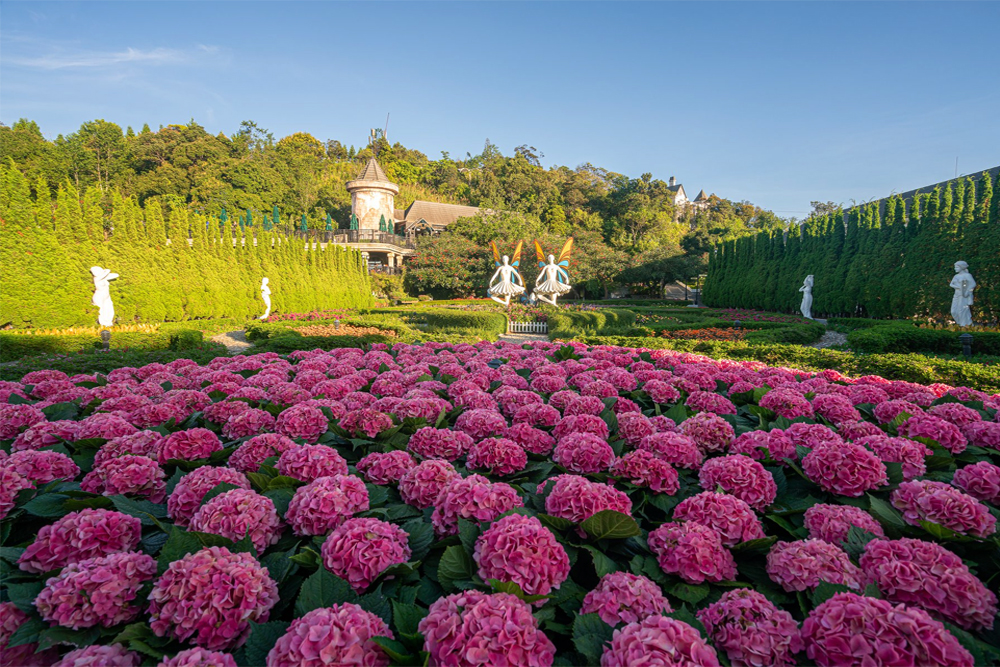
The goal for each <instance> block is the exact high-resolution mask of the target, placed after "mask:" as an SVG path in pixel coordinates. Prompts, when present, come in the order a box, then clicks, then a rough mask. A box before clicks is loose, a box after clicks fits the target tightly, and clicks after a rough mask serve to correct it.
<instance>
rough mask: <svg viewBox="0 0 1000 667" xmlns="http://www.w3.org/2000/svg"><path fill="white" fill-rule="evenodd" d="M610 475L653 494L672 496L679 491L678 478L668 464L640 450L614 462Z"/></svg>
mask: <svg viewBox="0 0 1000 667" xmlns="http://www.w3.org/2000/svg"><path fill="white" fill-rule="evenodd" d="M611 474H612V475H614V476H615V477H619V478H622V479H625V480H627V481H629V482H631V483H632V484H635V485H636V486H642V487H647V488H649V490H650V491H653V492H655V493H665V494H667V495H668V496H672V495H674V494H675V493H677V491H678V490H679V489H680V478H679V476H678V474H677V471H676V470H674V469H673V468H672V467H671V466H670V464H669V463H667V462H666V461H664V460H663V459H661V458H658V457H657V456H656V455H655V454H651V453H650V452H647V451H645V450H642V449H637V450H635V451H634V452H629V453H628V454H626V455H625V456H623V457H622V458H620V459H618V460H617V461H615V463H614V465H613V466H611Z"/></svg>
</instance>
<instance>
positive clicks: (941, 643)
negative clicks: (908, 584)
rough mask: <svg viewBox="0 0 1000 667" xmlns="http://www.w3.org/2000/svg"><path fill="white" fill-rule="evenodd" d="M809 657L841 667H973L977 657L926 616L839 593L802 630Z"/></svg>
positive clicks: (822, 665) (824, 664) (829, 666)
mask: <svg viewBox="0 0 1000 667" xmlns="http://www.w3.org/2000/svg"><path fill="white" fill-rule="evenodd" d="M802 639H803V642H804V644H805V649H806V656H807V657H808V658H809V660H810V661H813V662H814V663H815V664H817V665H819V666H820V667H840V666H841V665H852V664H856V663H857V662H858V656H866V660H867V662H870V663H871V664H873V665H875V664H877V665H927V666H928V667H972V666H973V664H974V663H973V659H972V654H971V653H969V652H968V651H967V650H965V649H964V648H963V647H962V645H961V644H959V643H958V640H957V639H955V637H954V636H953V635H952V634H951V633H950V632H948V631H947V630H946V629H945V627H944V626H943V625H942V624H941V623H939V622H938V621H935V620H934V619H932V618H931V617H930V616H928V615H927V613H926V612H924V611H921V610H920V609H912V608H910V607H907V606H906V605H902V604H900V605H893V604H892V603H890V602H888V601H886V600H879V599H877V598H870V597H865V596H862V595H856V594H854V593H837V594H836V595H834V596H833V597H832V598H830V599H829V600H827V601H826V602H824V603H822V604H821V605H819V606H818V607H816V608H815V609H813V610H812V612H811V613H810V614H809V616H808V618H806V620H805V622H804V623H803V624H802Z"/></svg>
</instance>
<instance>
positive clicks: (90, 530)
mask: <svg viewBox="0 0 1000 667" xmlns="http://www.w3.org/2000/svg"><path fill="white" fill-rule="evenodd" d="M141 537H142V524H141V522H140V521H139V519H137V518H136V517H134V516H129V515H127V514H122V513H121V512H113V511H111V510H103V509H82V510H79V511H78V512H70V513H69V514H67V515H66V516H64V517H62V518H61V519H57V520H56V521H55V522H54V523H51V524H48V525H45V526H42V527H41V528H40V529H39V530H38V536H37V537H35V541H34V542H33V543H31V544H30V545H29V546H28V548H27V549H25V551H24V553H22V554H21V556H20V557H19V558H18V560H17V562H18V566H19V567H20V568H21V569H22V570H25V571H26V572H37V573H42V572H51V571H52V570H57V569H59V568H62V567H65V566H67V565H69V564H70V563H75V562H77V561H81V560H85V559H87V558H96V557H98V556H105V555H107V554H112V553H117V552H119V551H131V550H132V549H134V548H135V547H136V546H138V544H139V539H140V538H141Z"/></svg>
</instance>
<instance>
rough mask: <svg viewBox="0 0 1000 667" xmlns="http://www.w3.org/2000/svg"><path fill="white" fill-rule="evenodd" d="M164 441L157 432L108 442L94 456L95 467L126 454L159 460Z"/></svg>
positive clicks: (140, 433) (139, 433)
mask: <svg viewBox="0 0 1000 667" xmlns="http://www.w3.org/2000/svg"><path fill="white" fill-rule="evenodd" d="M163 440H164V437H163V436H162V435H160V434H159V433H157V432H156V431H137V432H135V433H133V434H132V435H123V436H121V437H118V438H114V439H113V440H108V441H107V442H106V443H104V444H103V445H101V448H100V449H98V450H97V454H96V455H95V456H94V467H97V466H99V465H101V464H103V463H105V462H107V461H110V460H111V459H114V458H118V457H119V456H122V455H124V454H136V455H138V456H148V457H149V458H151V459H153V460H154V461H155V460H158V459H159V453H160V447H161V446H162V445H163Z"/></svg>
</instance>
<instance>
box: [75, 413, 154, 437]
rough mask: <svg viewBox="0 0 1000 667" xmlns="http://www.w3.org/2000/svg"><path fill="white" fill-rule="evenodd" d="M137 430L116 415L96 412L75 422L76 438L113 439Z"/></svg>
mask: <svg viewBox="0 0 1000 667" xmlns="http://www.w3.org/2000/svg"><path fill="white" fill-rule="evenodd" d="M138 430H139V429H137V428H136V427H135V426H133V425H132V424H130V423H129V422H127V421H125V420H124V419H122V418H121V417H119V416H118V415H110V414H103V413H97V414H93V415H90V416H89V417H87V418H86V419H84V420H83V421H79V422H77V431H76V439H77V440H91V439H93V438H104V439H105V440H113V439H114V438H120V437H121V436H123V435H132V434H133V433H136V432H137V431H138Z"/></svg>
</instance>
